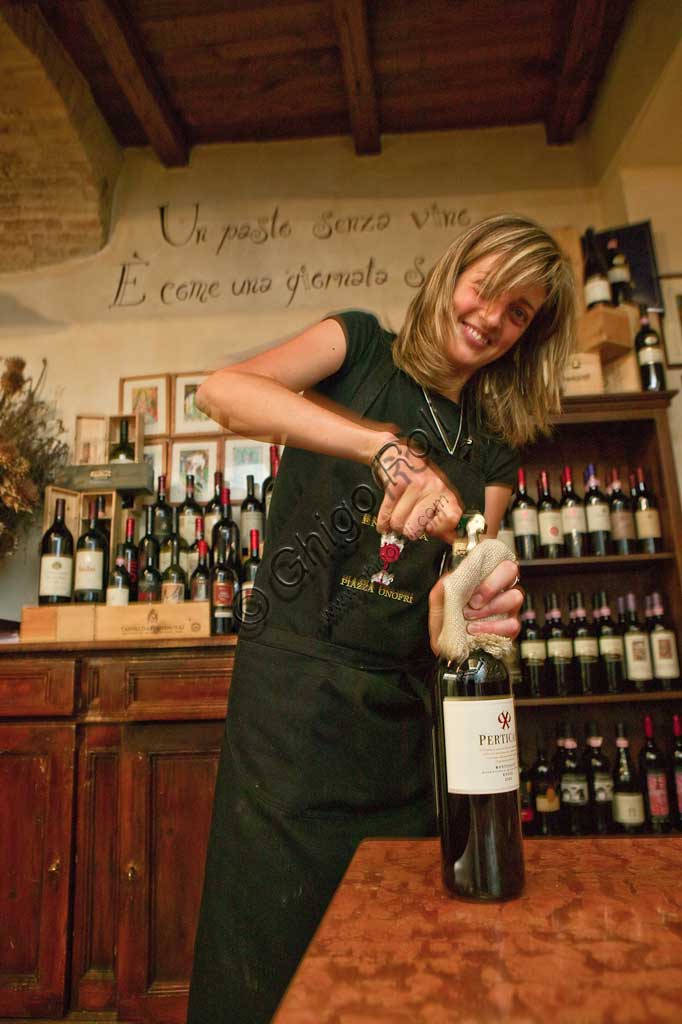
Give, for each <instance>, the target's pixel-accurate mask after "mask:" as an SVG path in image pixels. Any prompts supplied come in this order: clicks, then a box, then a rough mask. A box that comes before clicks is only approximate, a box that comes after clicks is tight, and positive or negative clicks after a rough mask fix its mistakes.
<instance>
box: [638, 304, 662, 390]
mask: <svg viewBox="0 0 682 1024" xmlns="http://www.w3.org/2000/svg"><path fill="white" fill-rule="evenodd" d="M635 352H636V353H637V362H638V363H639V375H640V378H641V380H642V391H665V388H666V383H665V356H664V355H663V345H662V344H661V337H660V335H659V333H658V331H655V330H654V329H653V327H652V326H651V324H650V323H649V314H648V313H647V311H646V308H645V307H643V306H642V307H640V317H639V330H638V331H637V334H636V335H635Z"/></svg>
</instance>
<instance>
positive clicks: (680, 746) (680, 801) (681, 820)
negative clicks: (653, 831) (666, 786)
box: [670, 715, 682, 830]
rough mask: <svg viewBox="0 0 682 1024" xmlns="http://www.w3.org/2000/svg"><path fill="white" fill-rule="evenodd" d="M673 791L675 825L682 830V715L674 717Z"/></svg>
mask: <svg viewBox="0 0 682 1024" xmlns="http://www.w3.org/2000/svg"><path fill="white" fill-rule="evenodd" d="M670 781H671V783H672V785H671V787H670V788H671V791H672V797H673V824H674V825H675V828H676V829H678V830H682V715H673V761H672V778H671V780H670Z"/></svg>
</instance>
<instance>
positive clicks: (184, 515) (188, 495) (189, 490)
mask: <svg viewBox="0 0 682 1024" xmlns="http://www.w3.org/2000/svg"><path fill="white" fill-rule="evenodd" d="M194 489H195V485H194V474H193V473H188V474H187V476H186V477H185V500H184V501H183V502H182V504H181V505H180V508H179V510H178V511H179V521H178V532H179V534H180V536H181V537H182V539H183V540H184V542H185V544H186V549H185V550H188V549H189V548H190V547H191V546H192V544H193V543H194V531H195V526H196V521H197V516H200V515H201V514H202V512H201V507H200V505H199V504H198V502H197V500H196V498H195V497H194Z"/></svg>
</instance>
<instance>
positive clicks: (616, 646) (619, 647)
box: [599, 636, 625, 661]
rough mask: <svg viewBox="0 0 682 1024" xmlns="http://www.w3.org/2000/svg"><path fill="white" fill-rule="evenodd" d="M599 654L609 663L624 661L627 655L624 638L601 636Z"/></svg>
mask: <svg viewBox="0 0 682 1024" xmlns="http://www.w3.org/2000/svg"><path fill="white" fill-rule="evenodd" d="M599 653H600V654H601V655H602V657H604V658H606V660H607V661H616V660H617V661H622V660H623V657H624V655H625V651H624V649H623V638H622V636H600V637H599Z"/></svg>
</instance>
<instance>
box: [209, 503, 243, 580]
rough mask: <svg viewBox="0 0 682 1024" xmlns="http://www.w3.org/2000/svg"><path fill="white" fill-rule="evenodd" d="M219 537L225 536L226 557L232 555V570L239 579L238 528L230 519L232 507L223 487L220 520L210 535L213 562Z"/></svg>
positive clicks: (239, 552)
mask: <svg viewBox="0 0 682 1024" xmlns="http://www.w3.org/2000/svg"><path fill="white" fill-rule="evenodd" d="M221 535H224V536H225V543H226V545H227V552H228V555H229V554H230V552H231V553H232V559H233V568H234V569H235V571H236V572H237V574H238V575H239V578H240V579H241V544H240V537H239V527H238V526H237V524H236V523H235V521H234V520H233V518H232V505H231V503H230V488H229V487H223V489H222V491H221V497H220V518H219V519H218V522H217V523H216V524H215V526H214V527H213V532H212V533H211V535H210V536H211V549H212V551H213V560H214V561H215V559H216V558H217V553H218V539H219V537H220V536H221Z"/></svg>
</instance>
